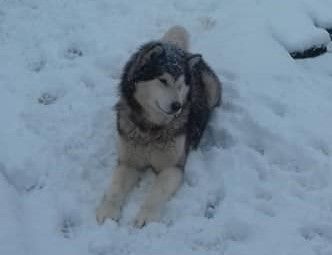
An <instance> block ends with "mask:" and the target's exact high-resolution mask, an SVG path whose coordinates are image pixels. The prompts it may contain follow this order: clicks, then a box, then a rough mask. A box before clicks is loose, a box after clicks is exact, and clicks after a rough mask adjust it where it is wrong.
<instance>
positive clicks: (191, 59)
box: [187, 54, 202, 70]
mask: <svg viewBox="0 0 332 255" xmlns="http://www.w3.org/2000/svg"><path fill="white" fill-rule="evenodd" d="M201 60H202V55H201V54H190V55H189V56H188V57H187V61H188V66H189V69H190V70H191V69H192V68H193V67H194V66H195V65H197V64H198V63H199V62H200V61H201Z"/></svg>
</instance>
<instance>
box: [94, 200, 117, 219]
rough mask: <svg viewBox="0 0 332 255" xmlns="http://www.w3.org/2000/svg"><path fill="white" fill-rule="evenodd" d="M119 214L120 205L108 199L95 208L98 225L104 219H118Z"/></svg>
mask: <svg viewBox="0 0 332 255" xmlns="http://www.w3.org/2000/svg"><path fill="white" fill-rule="evenodd" d="M120 216H121V208H120V206H117V205H115V204H114V203H112V202H110V201H103V202H102V203H101V204H100V206H99V207H98V208H97V212H96V220H97V222H98V224H99V225H101V224H103V223H104V222H105V220H106V219H112V220H114V221H119V219H120Z"/></svg>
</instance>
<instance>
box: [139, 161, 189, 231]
mask: <svg viewBox="0 0 332 255" xmlns="http://www.w3.org/2000/svg"><path fill="white" fill-rule="evenodd" d="M182 179H183V170H182V169H180V168H177V167H171V168H167V169H163V170H162V171H161V173H159V175H158V176H157V179H156V180H155V183H154V184H153V187H152V190H151V192H150V194H149V195H148V197H147V198H146V200H145V201H144V204H143V205H142V207H141V209H140V211H139V213H138V215H137V217H136V219H135V221H134V225H135V227H138V228H141V227H143V226H144V225H145V224H147V223H149V222H151V221H158V220H159V219H160V214H161V210H162V209H163V206H164V204H165V203H166V202H167V200H168V199H170V198H171V196H172V195H173V194H174V193H175V192H176V191H177V190H178V188H179V187H180V185H181V183H182Z"/></svg>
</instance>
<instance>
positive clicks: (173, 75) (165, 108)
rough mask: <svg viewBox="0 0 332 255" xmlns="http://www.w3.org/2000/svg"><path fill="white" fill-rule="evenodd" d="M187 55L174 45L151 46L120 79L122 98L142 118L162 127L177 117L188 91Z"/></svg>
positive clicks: (138, 55) (138, 56) (137, 56)
mask: <svg viewBox="0 0 332 255" xmlns="http://www.w3.org/2000/svg"><path fill="white" fill-rule="evenodd" d="M186 72H187V55H186V53H185V52H184V51H182V50H181V49H179V48H177V47H176V46H174V45H168V44H161V43H150V44H147V45H145V46H143V47H142V48H141V49H140V50H139V51H138V52H137V53H136V54H135V55H134V57H133V58H132V59H131V60H130V61H129V62H128V64H127V66H126V68H125V72H124V76H123V78H122V80H123V81H124V82H123V84H122V95H123V96H124V97H126V98H127V101H128V102H129V103H131V102H134V103H133V104H132V105H131V107H132V108H135V106H136V107H139V108H140V110H141V112H143V114H144V116H145V118H147V120H149V121H151V122H152V123H154V124H156V125H164V124H167V123H168V122H170V121H171V120H172V119H174V118H175V117H176V116H177V115H179V114H180V113H181V111H182V109H183V107H184V106H185V104H186V102H187V100H188V93H189V91H190V86H189V84H187V83H186V80H187V79H186V77H187V74H186Z"/></svg>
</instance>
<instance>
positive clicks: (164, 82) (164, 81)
mask: <svg viewBox="0 0 332 255" xmlns="http://www.w3.org/2000/svg"><path fill="white" fill-rule="evenodd" d="M159 81H160V82H161V83H162V84H163V85H165V86H167V81H166V80H165V79H163V78H160V79H159Z"/></svg>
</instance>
